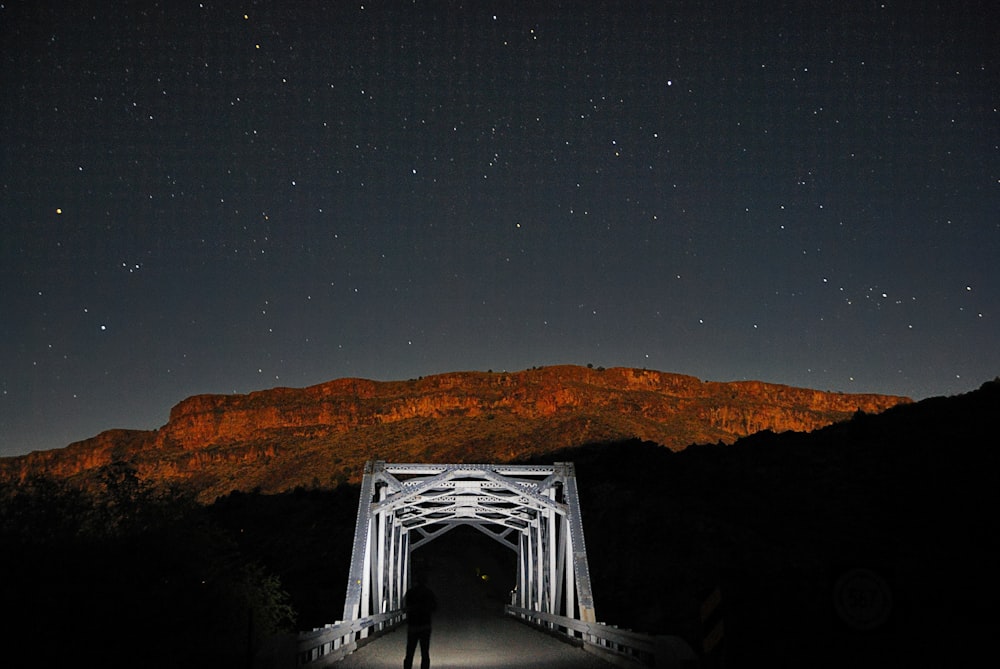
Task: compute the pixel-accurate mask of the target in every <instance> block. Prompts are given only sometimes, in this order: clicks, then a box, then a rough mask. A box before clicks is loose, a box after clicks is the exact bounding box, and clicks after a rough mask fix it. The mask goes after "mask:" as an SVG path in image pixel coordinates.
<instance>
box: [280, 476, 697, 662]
mask: <svg viewBox="0 0 1000 669" xmlns="http://www.w3.org/2000/svg"><path fill="white" fill-rule="evenodd" d="M461 525H468V526H472V527H474V528H475V529H476V530H479V531H480V532H482V533H483V534H485V535H486V536H488V537H490V538H491V539H493V540H495V541H497V542H499V543H500V544H502V545H503V546H506V547H507V548H509V549H510V550H511V551H513V552H514V553H515V554H516V556H517V575H516V587H515V589H514V592H513V594H512V601H511V602H510V603H509V604H508V605H507V607H506V611H507V613H508V614H509V615H511V616H514V617H516V618H518V619H519V620H522V621H524V622H527V623H530V624H533V625H536V626H538V627H542V628H544V629H545V630H547V631H548V632H550V633H552V632H554V633H558V634H561V635H564V637H569V638H571V639H573V640H575V641H576V642H578V643H582V644H584V645H585V646H590V647H593V648H599V649H601V651H602V652H603V651H607V652H610V653H615V654H617V655H618V656H625V657H628V658H630V659H632V660H637V661H639V662H642V663H644V664H647V665H651V666H680V664H679V661H682V660H688V659H693V658H694V655H693V654H692V653H691V651H690V648H688V647H687V646H686V644H684V642H683V641H681V640H680V639H677V638H676V637H651V636H648V635H643V634H638V633H635V632H630V631H628V630H619V629H617V628H615V627H612V626H608V625H604V624H602V623H598V622H597V618H596V615H595V612H594V597H593V594H592V592H591V587H590V572H589V568H588V564H587V549H586V545H585V543H584V538H583V521H582V518H581V516H580V500H579V495H578V491H577V482H576V475H575V471H574V467H573V464H572V463H567V462H558V463H555V464H553V465H498V464H480V465H473V464H389V463H386V462H383V461H380V460H376V461H370V462H368V463H367V464H366V465H365V473H364V478H363V479H362V483H361V496H360V499H359V501H358V516H357V523H356V525H355V530H354V547H353V552H352V556H351V568H350V575H349V577H348V582H347V595H346V598H345V602H344V615H343V620H342V621H339V622H337V623H335V624H332V625H328V626H326V627H323V628H320V629H316V630H313V631H311V632H303V633H301V634H300V635H299V640H298V650H297V664H298V665H299V666H308V667H310V668H312V667H322V666H326V665H329V664H331V663H333V662H337V661H338V660H340V659H342V658H344V657H345V656H347V655H348V654H350V653H352V652H353V651H354V650H356V649H357V648H358V647H359V646H360V645H362V644H364V643H365V642H366V641H367V640H368V639H369V638H370V637H372V636H376V635H378V634H379V633H380V632H383V631H386V630H388V629H391V628H392V627H393V626H395V625H396V624H398V623H399V622H400V621H402V620H403V618H404V615H405V614H404V611H403V595H404V594H405V593H406V591H407V588H408V587H409V584H410V579H411V564H412V554H413V551H414V550H416V549H417V548H420V547H421V546H423V545H425V544H427V543H428V542H430V541H433V540H434V539H436V538H438V537H440V536H442V535H443V534H445V533H447V532H448V531H450V530H452V529H454V528H455V527H458V526H461Z"/></svg>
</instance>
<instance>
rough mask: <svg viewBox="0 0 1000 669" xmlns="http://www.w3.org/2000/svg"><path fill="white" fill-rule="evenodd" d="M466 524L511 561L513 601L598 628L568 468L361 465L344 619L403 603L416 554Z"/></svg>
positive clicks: (572, 476) (574, 487)
mask: <svg viewBox="0 0 1000 669" xmlns="http://www.w3.org/2000/svg"><path fill="white" fill-rule="evenodd" d="M462 525H468V526H472V527H474V528H475V529H477V530H479V531H480V532H482V533H484V534H485V535H486V536H488V537H490V538H491V539H493V540H495V541H497V542H499V543H500V544H502V545H504V546H506V547H507V548H509V549H510V550H512V551H514V553H515V554H516V555H517V575H516V583H517V589H516V591H515V593H516V594H515V597H516V601H515V602H513V603H514V604H515V605H517V606H520V607H522V608H525V609H532V610H535V611H539V612H542V613H548V614H553V615H557V616H565V617H567V618H574V619H577V620H580V621H582V622H596V620H597V619H596V616H595V613H594V597H593V593H592V591H591V587H590V571H589V566H588V563H587V549H586V545H585V542H584V536H583V519H582V517H581V515H580V503H579V493H578V490H577V484H576V474H575V470H574V467H573V464H572V463H569V462H557V463H555V464H553V465H497V464H413V463H411V464H391V463H387V462H385V461H382V460H372V461H369V462H368V463H366V465H365V473H364V477H363V479H362V483H361V496H360V499H359V500H358V515H357V522H356V524H355V528H354V545H353V549H352V554H351V567H350V575H349V576H348V582H347V595H346V598H345V601H344V618H343V619H344V620H358V619H359V618H366V617H368V616H372V615H377V614H383V613H389V612H391V611H395V610H397V609H399V608H400V607H401V606H402V600H403V595H404V594H405V593H406V590H407V588H408V587H409V583H410V576H411V559H412V553H413V551H414V550H416V549H418V548H420V547H421V546H423V545H425V544H427V543H428V542H430V541H433V540H434V539H436V538H438V537H440V536H442V535H443V534H444V533H446V532H448V531H450V530H452V529H454V528H455V527H458V526H462Z"/></svg>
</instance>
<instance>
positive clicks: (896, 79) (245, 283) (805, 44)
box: [0, 0, 1000, 456]
mask: <svg viewBox="0 0 1000 669" xmlns="http://www.w3.org/2000/svg"><path fill="white" fill-rule="evenodd" d="M991 8H992V3H988V2H985V1H982V2H977V1H970V2H945V1H944V0H940V1H938V2H930V1H927V0H907V1H906V2H903V1H898V0H886V1H885V2H879V1H878V0H876V1H874V2H872V1H870V0H868V1H860V0H845V1H844V2H837V3H831V2H828V1H826V0H823V1H817V0H801V1H795V2H793V1H785V0H767V1H764V0H761V1H758V2H734V1H722V2H712V3H709V2H702V1H697V2H693V1H687V0H676V1H672V0H659V1H657V2H628V1H626V2H620V1H617V0H616V1H613V2H598V1H593V0H588V1H587V2H578V1H569V0H566V1H564V2H546V1H544V0H538V1H532V2H526V1H525V2H516V1H513V0H504V1H496V2H493V1H490V0H468V1H466V2H434V1H430V0H427V1H417V2H398V1H392V2H367V1H364V2H357V1H350V2H349V1H341V0H337V1H332V0H331V1H324V2H318V1H297V2H264V1H261V0H257V1H255V0H244V1H243V2H229V1H211V0H205V1H203V2H193V1H190V0H177V1H173V0H171V1H170V2H166V1H161V2H158V3H157V2H152V1H151V0H145V1H132V0H121V1H119V2H115V3H107V2H91V1H87V0H84V1H81V2H74V3H66V2H63V1H61V0H59V1H54V0H36V1H33V2H0V35H2V38H3V44H4V49H3V52H2V55H0V58H2V61H0V63H2V64H0V74H2V90H3V95H2V96H0V98H2V100H0V132H2V137H3V151H2V152H0V455H4V456H6V455H16V454H22V453H26V452H29V451H31V450H39V449H48V448H56V447H62V446H65V445H67V444H68V443H70V442H72V441H76V440H79V439H83V438H87V437H90V436H93V435H95V434H97V433H99V432H100V431H102V430H104V429H108V428H114V427H124V428H138V429H151V428H155V427H159V426H161V425H163V424H164V423H166V421H167V418H168V412H169V409H170V407H171V406H173V405H174V404H176V403H177V402H179V401H180V400H182V399H184V398H185V397H188V396H190V395H194V394H199V393H232V392H239V393H243V392H250V391H252V390H258V389H264V388H271V387H275V386H293V387H301V386H307V385H312V384H315V383H320V382H323V381H327V380H331V379H335V378H340V377H347V376H351V377H365V378H371V379H379V380H397V379H407V378H414V377H417V376H422V375H429V374H435V373H441V372H449V371H461V370H488V369H492V370H494V371H499V370H504V369H506V370H518V369H525V368H530V367H533V366H536V365H552V364H561V363H572V364H581V365H585V364H588V363H590V364H593V365H595V366H607V367H610V366H619V365H621V366H632V367H648V368H651V369H659V370H662V371H668V372H679V373H685V374H691V375H694V376H697V377H700V378H703V379H708V380H715V381H728V380H738V379H757V380H763V381H770V382H775V383H785V384H790V385H797V386H804V387H809V388H816V389H819V390H834V391H844V392H879V393H890V394H902V395H908V396H910V397H913V398H914V399H921V398H924V397H928V396H934V395H946V394H954V393H959V392H966V391H968V390H972V389H974V388H976V387H978V386H979V385H980V384H981V383H982V382H984V381H987V380H990V379H992V378H994V377H995V376H997V375H998V374H1000V346H997V344H998V336H997V333H998V332H1000V321H998V317H1000V272H998V267H1000V265H998V261H997V258H998V257H1000V112H998V108H1000V71H998V66H1000V57H998V54H1000V50H998V49H997V47H996V36H997V34H998V26H997V24H996V23H993V22H992V21H991V20H990V19H989V16H991V15H992V12H991V11H990V9H991Z"/></svg>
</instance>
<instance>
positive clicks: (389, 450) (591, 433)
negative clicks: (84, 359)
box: [0, 365, 911, 500]
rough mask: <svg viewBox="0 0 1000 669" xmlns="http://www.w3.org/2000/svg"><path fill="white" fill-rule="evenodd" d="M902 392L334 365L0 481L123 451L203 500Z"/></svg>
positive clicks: (810, 411) (827, 415) (837, 407)
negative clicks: (362, 371)
mask: <svg viewBox="0 0 1000 669" xmlns="http://www.w3.org/2000/svg"><path fill="white" fill-rule="evenodd" d="M910 402H911V400H910V399H909V398H906V397H899V396H887V395H876V394H848V393H831V392H824V391H818V390H812V389H807V388H796V387H792V386H786V385H780V384H772V383H765V382H760V381H733V382H716V381H702V380H700V379H697V378H695V377H692V376H687V375H682V374H674V373H669V372H660V371H655V370H648V369H635V368H627V367H616V368H608V369H604V368H591V367H589V366H588V367H582V366H573V365H560V366H551V367H537V368H532V369H528V370H523V371H518V372H492V371H489V372H475V371H468V372H449V373H444V374H436V375H432V376H427V377H421V378H418V379H409V380H405V381H373V380H369V379H360V378H341V379H335V380H332V381H328V382H325V383H321V384H317V385H313V386H308V387H304V388H285V387H278V388H272V389H268V390H259V391H255V392H251V393H248V394H234V395H194V396H191V397H188V398H186V399H184V400H182V401H181V402H179V403H178V404H176V405H175V406H174V407H173V408H172V409H171V411H170V417H169V420H168V421H167V423H166V424H165V425H163V426H162V427H160V428H159V429H156V430H125V429H112V430H107V431H104V432H102V433H100V434H98V435H96V436H94V437H91V438H89V439H85V440H82V441H79V442H75V443H73V444H70V445H68V446H66V447H65V448H62V449H55V450H52V451H36V452H34V453H30V454H27V455H24V456H15V457H13V458H3V459H0V483H3V482H16V481H19V480H21V481H23V480H26V479H27V478H29V477H31V476H38V475H42V476H50V477H56V478H63V479H69V480H77V481H79V482H80V483H81V484H84V485H86V484H87V482H88V481H91V482H92V480H93V479H94V477H95V476H96V475H97V474H98V473H99V472H100V470H101V468H102V467H105V466H107V465H110V464H111V463H114V462H126V463H128V464H130V465H131V466H133V467H135V469H136V470H137V472H138V474H139V476H140V478H142V479H145V480H149V481H154V482H158V483H173V484H179V485H182V486H184V487H188V488H193V489H196V490H197V493H198V495H199V496H200V497H201V498H202V499H204V500H210V499H212V498H214V496H215V495H219V494H226V493H228V492H230V491H231V490H253V489H260V490H264V491H269V492H278V491H281V490H285V489H289V488H291V487H295V486H303V485H304V486H322V485H327V484H333V483H336V482H341V481H345V480H356V479H357V477H358V475H359V473H360V470H361V466H362V465H363V463H364V461H365V460H367V459H370V458H371V457H382V458H384V459H390V460H396V461H406V460H421V459H434V460H439V461H440V460H442V459H450V460H455V461H459V462H469V461H508V460H512V459H516V458H521V457H530V456H532V455H534V454H537V453H540V452H544V451H550V450H553V449H557V448H564V447H568V446H574V445H580V444H583V443H588V442H595V441H608V440H614V439H624V438H638V439H642V440H646V441H652V442H655V443H658V444H660V445H662V446H664V447H666V448H669V449H671V450H681V449H683V448H686V447H687V446H689V445H691V444H695V443H715V442H723V443H731V442H733V441H735V440H736V439H738V438H740V437H744V436H747V435H749V434H753V433H756V432H760V431H762V430H771V431H774V432H784V431H789V430H791V431H797V432H808V431H811V430H814V429H817V428H820V427H824V426H826V425H829V424H831V423H834V422H837V421H840V420H844V419H847V418H850V417H851V416H852V415H853V414H855V413H856V412H859V411H860V412H865V413H879V412H881V411H884V410H885V409H888V408H890V407H892V406H896V405H898V404H905V403H910Z"/></svg>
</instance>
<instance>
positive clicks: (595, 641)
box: [506, 604, 699, 668]
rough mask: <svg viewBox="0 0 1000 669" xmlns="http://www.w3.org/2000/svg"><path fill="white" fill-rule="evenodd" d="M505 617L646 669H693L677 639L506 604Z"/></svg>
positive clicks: (692, 659) (694, 659) (684, 646)
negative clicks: (573, 640)
mask: <svg viewBox="0 0 1000 669" xmlns="http://www.w3.org/2000/svg"><path fill="white" fill-rule="evenodd" d="M506 613H507V615H510V616H513V617H515V618H518V619H519V620H521V621H523V622H525V623H528V624H530V625H533V626H535V627H538V628H541V629H543V630H545V631H547V632H550V633H556V634H561V635H564V636H567V637H569V638H570V639H576V640H579V641H581V642H583V644H584V646H585V647H589V649H597V650H600V651H604V652H607V653H611V654H612V655H613V656H616V657H619V658H622V659H626V660H631V661H633V662H637V663H639V664H642V665H645V666H648V667H658V668H661V667H670V668H675V667H676V668H681V667H697V666H698V664H699V660H698V656H697V655H696V654H695V653H694V651H693V650H691V647H690V646H689V645H688V644H687V643H686V642H685V641H684V640H683V639H681V638H680V637H676V636H653V635H649V634H642V633H640V632H633V631H632V630H626V629H619V628H617V627H614V626H612V625H605V624H604V623H587V622H583V621H582V620H577V619H575V618H567V617H565V616H558V615H554V614H551V613H543V612H541V611H533V610H531V609H525V608H521V607H519V606H514V605H513V604H508V605H507V607H506Z"/></svg>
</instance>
